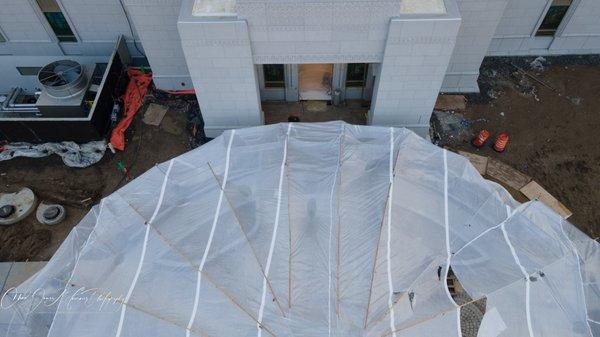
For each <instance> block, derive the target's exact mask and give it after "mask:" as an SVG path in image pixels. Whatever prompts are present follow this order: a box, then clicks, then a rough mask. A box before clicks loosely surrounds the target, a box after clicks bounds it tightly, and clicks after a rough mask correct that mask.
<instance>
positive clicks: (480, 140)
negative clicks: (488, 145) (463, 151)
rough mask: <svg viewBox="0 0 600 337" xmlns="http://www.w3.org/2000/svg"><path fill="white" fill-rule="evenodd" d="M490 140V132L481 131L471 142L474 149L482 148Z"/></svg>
mask: <svg viewBox="0 0 600 337" xmlns="http://www.w3.org/2000/svg"><path fill="white" fill-rule="evenodd" d="M488 138H490V132H489V131H488V130H481V131H479V134H478V135H477V137H475V138H473V141H472V142H471V143H472V144H473V146H475V147H482V146H483V144H485V142H486V141H487V140H488Z"/></svg>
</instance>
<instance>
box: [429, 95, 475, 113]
mask: <svg viewBox="0 0 600 337" xmlns="http://www.w3.org/2000/svg"><path fill="white" fill-rule="evenodd" d="M466 108H467V98H466V97H465V96H464V95H439V96H438V99H437V102H436V103H435V110H442V111H450V110H465V109H466Z"/></svg>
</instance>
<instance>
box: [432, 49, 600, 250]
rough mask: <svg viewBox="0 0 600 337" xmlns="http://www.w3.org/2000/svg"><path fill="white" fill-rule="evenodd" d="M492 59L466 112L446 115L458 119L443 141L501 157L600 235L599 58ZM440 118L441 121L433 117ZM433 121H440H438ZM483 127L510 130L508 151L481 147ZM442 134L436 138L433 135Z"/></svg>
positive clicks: (574, 218) (592, 233)
mask: <svg viewBox="0 0 600 337" xmlns="http://www.w3.org/2000/svg"><path fill="white" fill-rule="evenodd" d="M532 61H535V58H534V57H531V58H488V59H486V60H485V61H484V63H483V65H482V68H481V74H482V75H481V77H480V88H481V94H480V95H468V96H467V100H468V103H467V106H466V110H465V111H450V112H446V113H443V114H442V116H444V115H445V117H453V118H452V119H453V120H455V121H459V123H458V127H454V128H453V130H451V131H450V132H441V133H440V134H439V136H440V137H439V139H437V141H438V142H440V143H441V145H448V146H449V147H450V148H454V149H462V150H466V151H470V152H474V153H479V154H483V155H485V156H489V157H495V158H498V159H500V160H502V161H503V162H505V163H507V164H510V165H512V166H513V167H514V168H516V169H518V170H520V171H522V172H524V173H526V174H528V175H530V176H531V177H532V178H533V179H534V180H536V181H537V182H539V183H540V184H541V185H542V186H544V188H545V189H546V190H548V191H549V192H550V193H551V194H553V195H554V196H555V197H556V198H557V199H559V200H560V201H561V202H562V203H563V204H565V205H566V206H567V207H568V208H569V209H570V210H571V211H572V212H573V216H572V217H571V218H569V220H570V221H571V222H572V223H573V224H575V225H576V226H577V227H579V228H580V229H581V230H583V231H584V232H586V233H587V234H588V235H590V236H591V237H592V238H598V237H599V236H600V208H599V207H598V206H599V205H600V133H599V130H600V96H599V94H600V56H597V55H596V56H578V57H547V58H545V60H541V59H538V62H534V63H532ZM434 119H435V118H434ZM434 124H435V123H434ZM481 129H487V130H489V131H490V132H491V133H492V135H497V134H498V133H500V132H507V133H508V134H509V135H510V142H509V145H508V147H507V150H506V152H504V153H502V154H498V153H496V152H495V151H494V150H493V149H492V148H491V143H492V142H493V139H492V141H490V142H489V143H490V144H489V145H490V146H485V147H484V148H482V149H481V150H476V149H475V148H474V147H473V146H472V145H471V144H470V141H471V139H472V138H473V137H474V136H475V134H477V133H478V132H479V131H480V130H481ZM436 136H438V135H437V134H434V138H435V137H436Z"/></svg>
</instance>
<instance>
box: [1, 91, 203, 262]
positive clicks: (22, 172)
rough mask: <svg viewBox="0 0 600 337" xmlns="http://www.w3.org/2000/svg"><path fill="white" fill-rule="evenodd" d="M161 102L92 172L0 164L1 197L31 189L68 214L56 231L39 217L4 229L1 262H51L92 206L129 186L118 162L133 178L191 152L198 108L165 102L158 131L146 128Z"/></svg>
mask: <svg viewBox="0 0 600 337" xmlns="http://www.w3.org/2000/svg"><path fill="white" fill-rule="evenodd" d="M157 101H158V103H160V101H159V100H157V99H156V98H154V97H153V96H148V97H147V98H146V103H145V105H144V106H143V107H142V108H141V109H140V111H139V112H138V114H137V116H136V119H135V120H134V122H133V123H132V125H131V126H130V128H129V130H128V132H127V134H126V140H127V143H126V144H127V145H126V148H125V151H123V152H117V154H112V153H111V152H110V151H109V150H107V152H106V154H105V155H104V158H103V159H102V160H101V161H100V162H99V163H97V164H95V165H93V166H91V167H89V168H85V169H77V168H70V167H67V166H66V165H64V164H63V162H62V160H61V159H60V157H58V156H51V157H46V158H40V159H34V158H15V159H13V160H9V161H4V162H0V192H14V191H17V190H19V189H20V188H22V187H29V188H31V189H32V190H33V191H34V193H35V194H36V195H37V197H38V199H39V200H45V201H48V202H53V203H60V204H62V205H64V206H65V208H66V211H67V217H66V219H65V220H64V221H63V222H61V223H60V224H58V225H55V226H47V225H43V224H40V223H39V222H38V221H37V220H36V219H35V214H31V215H30V216H29V217H27V218H26V219H24V220H23V221H21V222H19V223H17V224H15V225H12V226H7V227H3V226H0V261H26V260H29V261H45V260H48V259H49V258H50V257H51V256H52V255H53V254H54V252H55V251H56V249H58V246H59V245H60V244H61V243H62V242H63V241H64V239H65V237H66V236H67V235H68V234H69V232H70V231H71V229H72V228H73V227H74V226H75V225H77V223H78V222H79V221H80V220H81V219H82V218H83V217H84V216H85V214H86V213H87V212H88V211H89V210H90V208H91V206H92V205H94V204H97V203H98V202H99V200H100V199H101V198H102V197H105V196H107V195H109V194H111V193H112V192H114V191H115V190H116V189H118V188H119V187H121V186H123V185H124V184H126V183H127V178H126V177H125V176H124V174H123V173H121V172H120V171H119V170H118V169H117V163H118V162H119V161H123V162H124V163H125V165H126V166H127V167H128V169H129V170H130V175H131V177H133V178H135V177H137V176H139V175H140V174H142V173H144V172H145V171H147V170H148V169H150V168H151V167H152V166H154V165H155V164H157V163H161V162H164V161H166V160H168V159H170V158H173V157H175V156H177V155H180V154H182V153H184V152H186V151H187V150H189V149H190V144H191V139H190V132H188V111H189V109H190V106H193V104H194V103H193V102H192V101H186V100H182V99H170V100H168V101H166V102H163V103H165V104H167V105H169V106H170V109H169V111H168V112H167V114H166V115H165V117H164V119H163V121H162V123H161V125H160V126H150V125H146V124H144V123H143V122H142V117H143V113H144V112H145V110H146V108H147V107H148V104H149V103H150V102H157Z"/></svg>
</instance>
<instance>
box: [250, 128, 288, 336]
mask: <svg viewBox="0 0 600 337" xmlns="http://www.w3.org/2000/svg"><path fill="white" fill-rule="evenodd" d="M292 125H293V124H292V123H289V124H288V128H287V132H286V135H285V140H284V141H283V159H282V160H281V167H280V169H279V187H278V188H277V206H276V209H275V222H274V223H273V235H272V236H271V244H270V245H269V255H268V256H267V264H266V265H265V276H264V277H263V286H262V297H261V299H260V308H259V309H258V322H259V323H256V329H257V336H258V337H260V336H262V327H261V323H262V319H263V313H264V309H265V300H266V296H267V278H268V277H269V270H270V269H271V261H272V259H273V250H274V249H275V241H276V240H277V229H278V228H279V215H280V213H281V193H282V190H283V176H284V174H285V163H286V162H287V148H288V146H287V145H288V140H289V137H290V130H291V129H292Z"/></svg>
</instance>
